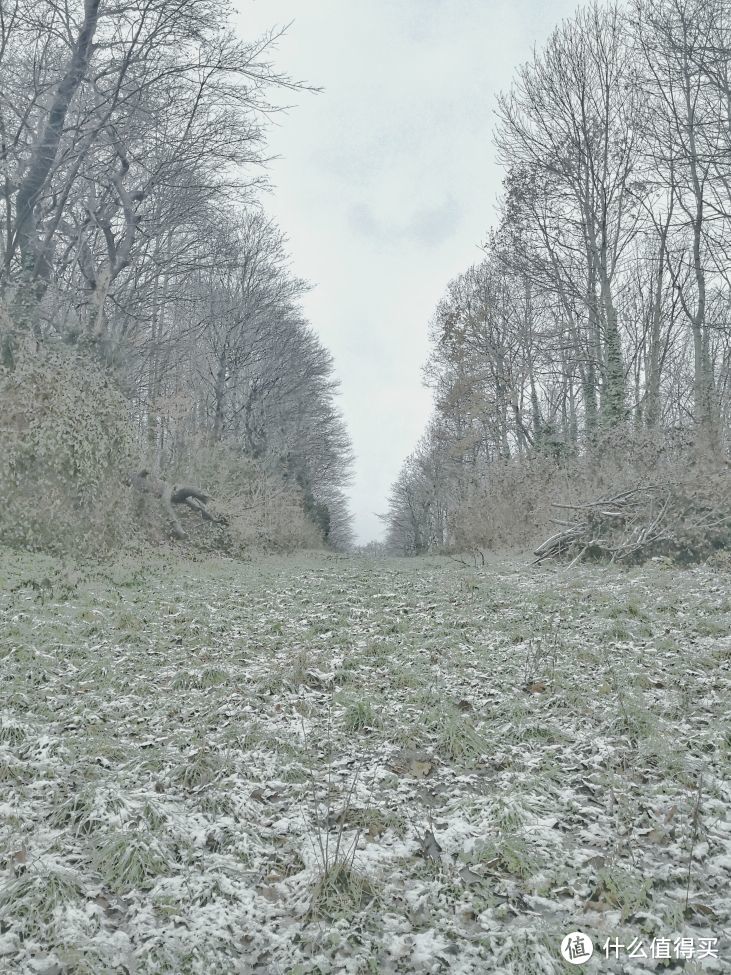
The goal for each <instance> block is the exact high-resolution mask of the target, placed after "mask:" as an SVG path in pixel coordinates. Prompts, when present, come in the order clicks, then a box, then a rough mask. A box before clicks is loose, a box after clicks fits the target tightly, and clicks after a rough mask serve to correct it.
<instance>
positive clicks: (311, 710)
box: [0, 553, 731, 975]
mask: <svg viewBox="0 0 731 975" xmlns="http://www.w3.org/2000/svg"><path fill="white" fill-rule="evenodd" d="M728 582H729V577H728V570H725V571H722V570H720V569H713V568H711V567H702V568H699V569H694V570H687V571H682V572H680V571H675V570H672V569H670V568H665V567H663V566H661V565H653V566H651V567H647V568H640V569H633V570H619V569H607V568H600V567H594V568H587V567H577V568H574V569H572V570H571V571H569V572H564V571H561V570H558V569H556V568H553V567H548V568H538V569H536V568H531V567H530V566H528V565H527V564H526V561H525V560H521V561H515V560H514V561H509V560H505V561H495V562H494V563H492V564H490V565H488V566H487V567H485V568H483V569H479V570H472V569H470V568H468V567H466V566H463V565H459V564H456V563H455V562H453V561H450V560H448V559H420V560H412V561H407V560H383V561H369V560H365V559H355V558H346V557H342V556H334V555H324V554H311V555H307V556H298V557H295V558H291V559H284V558H281V559H279V558H278V559H274V558H271V559H266V560H264V561H263V562H252V563H250V564H242V563H236V562H230V561H225V560H210V561H200V562H179V563H174V564H171V563H170V562H169V561H168V562H167V563H165V562H163V560H162V559H160V560H159V561H154V560H153V561H151V562H148V563H146V564H145V565H144V566H140V564H139V562H134V561H133V560H131V559H130V560H129V561H125V560H120V561H119V562H117V563H116V564H114V565H113V566H110V567H106V568H99V567H97V568H90V569H82V570H77V571H69V570H66V569H64V568H63V567H61V566H60V564H59V563H56V562H54V561H52V560H50V559H44V558H41V557H31V556H18V555H11V554H8V553H5V554H4V555H2V556H0V972H8V973H10V972H12V973H18V975H30V973H35V975H39V973H41V975H62V973H63V975H72V973H73V975H106V973H120V975H121V973H129V975H132V973H137V975H148V973H167V975H189V973H190V975H192V973H201V975H219V973H220V975H231V973H262V975H276V973H281V975H303V973H313V975H314V973H321V975H325V973H336V972H352V973H360V972H362V973H384V975H388V973H401V972H403V973H411V972H435V973H436V972H450V973H455V975H467V973H495V972H497V973H524V975H538V973H544V975H552V973H558V972H563V971H569V970H571V971H577V970H580V969H576V968H572V967H570V966H568V965H565V963H564V962H563V961H562V959H561V956H560V953H559V945H560V942H561V939H562V938H563V937H564V935H565V934H567V933H568V932H570V931H574V930H580V931H584V932H586V933H587V934H588V935H590V936H591V937H592V938H593V940H594V944H595V956H594V959H593V960H592V961H591V962H590V963H589V964H588V965H587V966H586V968H585V969H584V970H585V971H587V970H588V971H593V972H598V971H602V972H603V971H612V972H623V973H624V972H626V973H635V972H638V973H639V972H646V971H652V970H655V969H656V968H659V967H660V966H663V967H664V966H666V965H667V964H668V962H666V961H660V960H657V958H655V959H653V957H652V955H653V954H658V952H660V953H664V950H665V949H664V944H665V942H663V940H662V939H668V952H669V956H670V958H671V959H672V964H673V966H678V967H682V966H683V965H684V968H685V971H686V972H695V971H697V972H729V971H731V823H730V820H729V807H730V805H731V803H730V800H731V784H730V783H729V768H730V766H731V730H730V726H729V712H730V709H731V597H730V596H729V585H728ZM679 938H685V939H688V940H686V941H685V942H679V943H678V944H677V945H676V944H674V942H675V941H676V940H677V939H679ZM607 939H612V940H614V939H616V942H618V944H620V945H625V946H628V947H625V948H622V949H619V948H614V949H612V950H610V955H612V956H614V955H616V956H617V957H611V958H610V959H605V957H604V954H605V952H604V949H603V947H602V946H603V945H604V944H605V942H606V941H607ZM633 939H640V940H641V941H642V942H643V945H644V947H643V948H642V950H643V951H644V953H645V954H646V955H647V957H646V958H644V959H643V958H642V955H641V954H639V950H638V948H637V944H636V943H635V944H634V946H633V947H632V948H631V949H630V947H629V946H630V945H631V944H632V943H633ZM653 939H655V942H654V944H653ZM690 939H693V940H692V942H691V940H690ZM713 939H718V942H717V943H716V942H715V941H713ZM658 946H660V947H658ZM631 951H634V952H636V956H635V957H634V958H630V952H631ZM691 954H692V955H693V957H692V958H691V957H690V955H691ZM703 954H705V955H706V957H705V958H702V955H703ZM715 954H717V955H718V956H719V957H718V958H715V957H714V955H715ZM676 956H679V960H677V961H676V960H675V959H676ZM683 959H684V960H683Z"/></svg>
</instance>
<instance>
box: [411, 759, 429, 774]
mask: <svg viewBox="0 0 731 975" xmlns="http://www.w3.org/2000/svg"><path fill="white" fill-rule="evenodd" d="M433 768H434V766H433V764H432V763H431V762H420V761H418V760H417V759H414V760H413V761H412V762H411V763H410V764H409V771H410V772H411V775H412V776H413V777H414V778H415V779H425V778H426V777H427V775H430V774H431V772H432V770H433Z"/></svg>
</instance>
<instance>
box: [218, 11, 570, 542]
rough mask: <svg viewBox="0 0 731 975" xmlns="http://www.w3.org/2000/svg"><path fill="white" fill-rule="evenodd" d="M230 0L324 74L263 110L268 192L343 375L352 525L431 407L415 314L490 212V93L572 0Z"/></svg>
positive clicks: (431, 299)
mask: <svg viewBox="0 0 731 975" xmlns="http://www.w3.org/2000/svg"><path fill="white" fill-rule="evenodd" d="M234 4H235V7H236V9H237V11H238V15H237V25H238V28H239V31H240V33H241V35H242V36H244V37H246V38H253V37H254V36H256V35H258V34H260V33H262V32H263V31H264V30H266V29H268V28H270V27H274V26H281V25H283V24H286V23H289V22H290V21H294V22H293V23H292V26H291V27H290V29H289V32H288V34H287V35H286V36H285V37H284V38H283V39H282V40H281V42H280V44H279V49H278V52H277V55H276V62H277V67H278V68H279V69H280V70H283V71H286V72H287V73H288V74H290V76H292V77H294V78H296V79H298V80H303V81H306V82H307V83H308V84H310V85H314V86H316V87H318V88H323V89H324V90H323V91H322V92H321V93H320V94H308V93H301V94H297V95H294V96H289V101H290V102H293V103H294V104H293V107H292V108H291V110H290V111H289V112H288V113H287V114H286V115H279V116H278V117H277V124H276V126H274V127H273V128H272V130H271V132H270V139H269V145H270V150H271V152H272V153H273V154H274V155H276V156H279V157H281V158H279V159H277V160H276V161H275V162H273V163H272V166H271V172H270V176H271V180H272V183H273V184H274V191H273V193H272V195H271V197H270V198H269V199H268V200H267V201H266V205H267V209H268V211H269V212H270V214H271V215H272V216H273V217H275V218H276V219H277V221H278V222H279V224H280V226H281V228H282V230H283V231H284V232H285V233H286V234H287V235H288V237H289V240H290V251H291V253H292V257H293V265H294V269H295V272H296V273H297V274H298V275H299V276H301V277H304V278H306V279H308V280H309V281H311V282H313V283H314V284H315V285H316V287H315V289H314V290H313V291H312V292H311V293H310V294H309V295H308V296H307V297H306V299H305V302H304V306H305V311H306V313H307V315H308V317H309V319H310V322H311V324H312V325H313V327H314V328H315V329H316V331H317V332H318V334H319V335H320V336H321V338H322V341H323V343H324V344H325V345H326V346H327V348H328V349H330V351H331V352H332V354H333V355H334V357H335V367H336V371H337V375H338V377H339V379H340V381H341V383H342V396H341V398H340V404H341V407H342V411H343V414H344V416H345V420H346V423H347V425H348V429H349V431H350V436H351V438H352V440H353V446H354V449H355V453H356V458H357V459H356V466H355V474H354V478H353V484H352V487H351V491H350V496H351V503H352V510H353V513H354V516H355V527H356V531H357V535H358V539H359V540H360V541H361V542H365V541H369V540H370V539H373V538H378V537H380V536H381V535H382V531H383V526H382V523H381V522H380V521H379V519H378V518H377V517H376V513H377V512H384V511H385V510H386V497H387V495H388V492H389V488H390V485H391V484H392V482H393V481H394V480H395V478H396V476H397V474H398V471H399V468H400V466H401V464H402V462H403V460H404V458H405V457H406V455H407V454H409V453H410V452H411V451H412V450H413V448H414V447H415V445H416V442H417V440H418V438H419V437H420V436H421V434H422V433H423V431H424V428H425V426H426V423H427V420H428V417H429V414H430V412H431V400H430V393H429V391H428V390H426V389H425V388H424V387H423V385H422V376H421V369H422V366H423V364H424V361H425V360H426V357H427V354H428V343H427V326H428V322H429V319H430V317H431V315H432V313H433V311H434V308H435V306H436V303H437V302H438V301H439V299H440V297H441V296H442V294H443V292H444V290H445V288H446V285H447V283H448V282H449V280H450V279H451V278H453V277H454V276H455V275H457V274H459V273H460V272H461V271H463V270H465V269H466V268H467V267H469V266H470V265H471V264H473V263H474V262H475V261H477V260H479V259H480V256H481V254H480V251H479V245H480V243H481V242H483V241H484V240H485V239H486V236H487V230H488V228H489V227H490V226H491V225H492V224H493V222H494V214H495V203H496V200H497V197H498V194H499V193H500V181H501V171H500V169H499V168H498V167H497V165H496V164H495V151H494V148H493V146H492V140H491V134H492V130H493V126H494V121H495V120H494V108H495V96H496V94H497V92H499V91H500V90H501V89H504V88H507V87H508V85H509V84H510V80H511V77H512V74H513V70H514V68H515V67H516V66H517V65H518V64H520V63H521V62H522V61H525V60H527V59H528V58H529V57H530V55H531V52H532V49H533V46H534V45H535V44H538V45H540V44H541V43H542V42H543V40H544V39H545V38H546V36H547V35H548V34H549V33H550V31H551V30H552V28H553V27H554V26H556V24H557V23H558V22H559V21H560V20H561V19H562V18H563V17H566V16H568V15H570V14H571V13H572V12H573V10H574V8H575V6H576V0H553V2H552V3H550V4H547V3H541V2H539V0H513V2H509V0H234Z"/></svg>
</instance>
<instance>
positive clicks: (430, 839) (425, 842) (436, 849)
mask: <svg viewBox="0 0 731 975" xmlns="http://www.w3.org/2000/svg"><path fill="white" fill-rule="evenodd" d="M419 842H420V843H421V854H422V856H423V857H424V859H425V860H436V861H439V860H441V857H440V855H439V854H440V853H441V852H442V848H441V846H440V845H439V844H438V843H437V838H436V836H435V835H434V833H432V831H431V830H430V829H428V830H427V831H426V833H424V835H423V836H421V837H419Z"/></svg>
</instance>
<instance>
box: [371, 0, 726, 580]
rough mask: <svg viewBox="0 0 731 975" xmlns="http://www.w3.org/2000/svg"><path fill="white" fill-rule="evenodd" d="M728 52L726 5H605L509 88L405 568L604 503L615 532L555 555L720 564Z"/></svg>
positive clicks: (392, 537)
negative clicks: (494, 201) (476, 256)
mask: <svg viewBox="0 0 731 975" xmlns="http://www.w3.org/2000/svg"><path fill="white" fill-rule="evenodd" d="M730 45H731V20H730V10H729V5H728V3H726V2H723V0H720V2H715V0H712V2H708V3H707V2H705V0H704V2H700V0H699V2H687V0H637V2H634V3H630V4H629V5H627V6H613V5H609V6H604V5H601V6H596V5H594V6H588V7H584V8H581V9H580V10H579V11H578V12H577V13H576V14H575V16H573V17H572V18H571V19H569V20H567V21H565V22H564V23H563V24H561V25H560V26H559V27H557V28H556V29H555V30H554V31H553V33H552V34H551V36H550V37H549V39H548V41H547V42H546V44H545V45H544V46H543V47H542V48H541V49H537V50H536V51H535V52H534V55H533V57H532V59H531V60H530V61H528V62H527V63H525V64H523V65H522V66H520V67H519V68H518V69H517V70H516V72H515V74H514V78H513V81H512V84H511V85H510V87H509V88H508V89H507V90H505V91H504V92H503V93H502V94H501V95H500V97H499V99H498V110H497V122H496V128H495V148H496V152H497V153H498V155H499V159H500V161H501V163H502V166H503V171H504V178H503V192H502V197H501V201H500V213H499V219H498V221H497V224H496V225H495V226H494V228H493V229H492V231H491V232H490V233H489V235H488V239H487V242H486V243H485V245H484V259H483V260H482V261H481V262H479V263H477V264H475V265H474V266H473V267H470V268H468V269H466V270H465V271H464V273H462V274H460V275H459V276H458V277H457V278H456V279H454V280H453V281H451V282H450V284H449V286H448V287H447V290H446V293H445V295H444V297H443V299H442V301H441V302H440V303H439V306H438V307H437V308H436V310H435V312H434V316H433V319H432V321H431V324H430V339H431V353H430V356H429V359H428V362H427V363H426V365H425V368H424V377H425V382H426V383H427V384H428V385H429V387H430V388H431V389H432V390H433V397H434V412H433V417H432V419H431V421H430V423H429V425H428V428H427V429H426V431H425V433H424V435H423V437H422V438H421V440H420V442H419V444H418V445H417V447H416V450H415V451H414V452H413V453H412V454H411V455H410V456H409V457H408V458H407V460H406V461H405V463H404V465H403V468H402V470H401V473H400V475H399V477H398V479H397V481H396V482H395V483H394V485H393V488H392V493H391V498H390V505H389V513H388V516H387V518H386V524H387V527H388V533H389V544H390V547H391V548H392V549H393V550H394V551H397V552H401V553H405V554H419V553H423V552H433V551H440V550H444V549H450V548H451V549H453V550H462V551H463V550H465V549H466V548H470V547H475V546H477V547H479V546H482V547H485V548H491V547H495V546H497V547H502V548H509V547H511V546H513V547H514V546H523V547H526V546H528V545H534V544H537V543H538V542H541V541H542V539H545V538H546V535H550V534H551V531H552V530H553V531H554V532H555V531H556V528H555V523H556V518H554V517H552V516H554V515H556V514H557V513H558V512H557V509H556V507H555V505H562V506H563V512H562V513H563V514H564V515H565V514H566V511H567V510H572V511H574V512H575V513H576V512H578V513H579V514H580V515H581V514H582V513H583V514H584V515H585V514H586V511H587V510H590V514H591V513H593V514H596V512H597V510H598V509H597V506H596V505H594V507H590V508H589V509H587V507H586V506H587V505H589V506H591V505H592V504H593V502H595V501H596V502H597V505H598V507H599V509H600V508H602V506H604V508H606V507H607V502H612V501H614V508H613V509H612V511H611V512H609V515H608V516H607V517H606V518H605V519H604V521H605V522H606V521H609V522H610V524H609V525H602V526H597V525H596V524H591V525H587V524H586V520H587V519H586V518H584V520H583V522H582V519H581V517H579V522H581V524H579V523H578V522H577V521H576V519H575V518H574V519H571V518H569V519H568V521H566V520H565V519H564V521H563V525H562V529H559V532H558V534H557V535H556V536H554V537H555V539H556V540H557V541H558V542H559V545H558V550H560V553H561V554H568V553H573V554H574V555H577V554H581V552H582V551H583V550H587V551H588V552H589V553H592V552H596V554H599V555H602V556H610V557H617V556H621V557H623V556H624V555H630V554H631V555H632V556H634V557H640V556H641V557H652V556H656V557H667V556H672V557H675V556H682V557H683V558H687V559H689V560H691V561H693V560H695V559H697V558H700V557H706V556H707V555H709V554H711V553H712V551H713V550H715V549H718V548H724V547H725V546H726V545H727V543H728V541H729V520H728V512H729V502H730V501H731V495H730V494H729V487H728V484H729V478H728V477H727V476H725V474H726V473H727V466H726V465H727V461H725V458H726V457H727V456H728V449H729V433H730V426H729V423H730V418H731V329H730V327H729V322H730V318H729V313H730V310H731V289H730V284H731V282H730V279H729V271H730V270H731V264H729V251H728V240H729V230H730V228H731V223H730V221H731V196H730V195H729V194H730V190H731V182H730V179H731V75H729V57H730V52H731V46H730ZM572 506H574V507H572ZM664 506H666V507H665V511H664V512H663V513H662V516H661V517H660V520H659V521H657V519H658V516H659V515H660V514H661V511H662V509H663V507H664ZM691 509H695V515H690V516H689V514H688V512H689V510H691ZM612 519H614V521H615V522H616V521H620V522H621V523H622V525H623V526H626V529H627V530H626V531H625V532H624V533H622V532H619V533H618V532H617V530H616V525H613V524H612V523H611V522H612ZM558 520H559V521H561V519H558ZM589 520H590V521H591V518H590V519H589ZM594 521H596V518H594ZM552 526H553V529H552ZM562 530H563V531H564V533H566V532H567V533H568V534H565V536H564V535H562ZM640 532H646V537H645V538H643V544H642V545H641V546H640V547H639V548H638V547H637V546H636V544H635V542H636V541H637V538H638V535H639V533H640ZM572 533H573V534H572ZM577 539H578V540H577ZM650 542H652V544H650ZM549 549H550V545H549ZM547 550H548V549H545V550H544V549H540V550H539V554H541V553H542V552H544V551H547Z"/></svg>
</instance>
